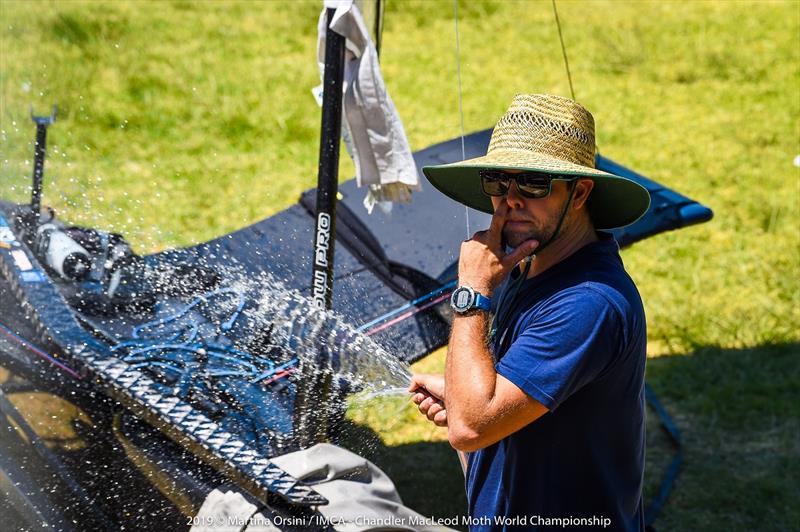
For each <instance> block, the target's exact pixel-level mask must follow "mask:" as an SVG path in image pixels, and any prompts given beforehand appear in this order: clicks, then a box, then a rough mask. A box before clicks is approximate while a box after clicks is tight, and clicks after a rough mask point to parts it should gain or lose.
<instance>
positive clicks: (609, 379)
mask: <svg viewBox="0 0 800 532" xmlns="http://www.w3.org/2000/svg"><path fill="white" fill-rule="evenodd" d="M598 234H599V236H600V240H599V241H596V242H593V243H590V244H588V245H586V246H584V247H583V248H581V249H580V250H578V251H577V252H575V253H574V254H573V255H571V256H570V257H568V258H567V259H565V260H563V261H562V262H560V263H558V264H556V265H554V266H553V267H551V268H549V269H548V270H546V271H544V272H542V273H541V274H539V275H537V276H536V277H534V278H532V279H528V280H526V281H524V282H523V284H522V285H520V288H519V292H518V295H517V297H515V298H514V301H513V303H512V304H511V305H510V306H509V303H508V302H506V303H504V305H505V306H506V308H505V309H499V310H500V312H501V314H500V315H501V316H503V317H504V319H503V323H498V324H497V332H496V334H495V337H494V343H493V350H494V354H495V360H496V361H497V362H496V369H497V372H498V373H499V374H500V375H502V376H504V377H505V378H507V379H508V380H510V381H511V382H513V383H514V384H516V385H517V386H519V388H520V389H522V390H523V391H524V392H525V393H527V394H528V395H530V396H531V397H533V398H534V399H536V400H537V401H539V402H540V403H542V404H543V405H544V406H545V407H547V409H548V410H549V412H548V413H546V414H545V415H544V416H542V417H540V418H539V419H538V420H536V421H534V422H533V423H531V424H529V425H528V426H526V427H524V428H522V429H520V430H519V431H517V432H515V433H514V434H511V435H510V436H508V437H506V438H504V439H503V440H501V441H499V442H497V443H495V444H494V445H491V446H489V447H487V448H485V449H482V450H480V451H477V452H474V453H470V455H469V461H468V467H467V479H466V483H467V498H468V503H469V515H470V523H471V525H470V530H480V531H484V530H486V531H489V530H491V531H495V530H551V529H552V530H565V529H566V530H581V529H604V530H644V515H643V511H642V480H643V475H644V449H645V447H644V446H645V423H644V421H645V420H644V408H645V399H644V366H645V348H646V338H647V334H646V328H645V317H644V309H643V307H642V301H641V298H640V297H639V293H638V291H637V289H636V286H635V285H634V283H633V281H632V280H631V278H630V277H629V276H628V274H627V273H626V272H625V269H624V267H623V265H622V260H621V258H620V256H619V248H618V246H617V243H616V241H614V239H613V238H612V237H611V236H610V235H607V234H602V233H598ZM500 293H501V298H502V291H501V292H500Z"/></svg>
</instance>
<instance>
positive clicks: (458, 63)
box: [453, 0, 472, 240]
mask: <svg viewBox="0 0 800 532" xmlns="http://www.w3.org/2000/svg"><path fill="white" fill-rule="evenodd" d="M453 20H454V21H455V26H456V78H457V79H458V114H459V116H460V117H461V160H462V161H463V160H465V159H466V158H467V150H466V147H465V146H464V106H463V102H462V99H463V98H462V95H461V45H460V44H459V41H460V39H459V36H458V0H453ZM464 219H465V220H466V224H467V240H469V239H470V238H472V231H470V228H469V207H467V206H466V205H464Z"/></svg>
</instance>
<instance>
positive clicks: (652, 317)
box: [0, 0, 800, 530]
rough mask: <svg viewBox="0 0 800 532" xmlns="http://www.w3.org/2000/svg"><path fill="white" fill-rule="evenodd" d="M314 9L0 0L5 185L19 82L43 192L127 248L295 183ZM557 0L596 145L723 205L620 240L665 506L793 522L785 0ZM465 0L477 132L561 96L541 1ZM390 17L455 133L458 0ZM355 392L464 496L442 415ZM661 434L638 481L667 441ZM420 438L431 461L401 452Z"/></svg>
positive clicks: (277, 196)
mask: <svg viewBox="0 0 800 532" xmlns="http://www.w3.org/2000/svg"><path fill="white" fill-rule="evenodd" d="M318 11H319V3H318V2H316V1H314V2H211V1H209V2H202V3H191V2H159V3H155V2H139V3H124V2H108V3H100V2H16V1H12V0H4V1H3V2H0V22H1V23H2V26H1V28H0V97H1V99H0V119H1V120H2V124H1V126H0V130H2V132H1V133H0V155H2V156H1V157H0V161H2V163H1V164H2V165H1V166H0V197H3V198H11V199H15V200H23V199H24V198H25V196H26V194H27V186H28V181H29V176H30V172H31V158H32V153H33V146H32V138H33V132H34V128H33V126H32V125H31V123H30V120H29V119H28V105H29V104H33V105H34V108H35V109H36V111H37V112H39V113H45V112H47V111H48V110H49V107H50V105H51V104H53V103H58V104H59V108H60V119H59V122H58V123H57V124H56V125H55V126H53V127H52V128H51V133H50V137H49V146H48V148H49V158H48V161H47V166H46V169H45V170H46V175H47V188H46V192H45V200H46V203H49V204H51V205H53V206H54V207H55V209H56V210H57V211H58V212H59V213H60V215H62V216H63V217H66V218H67V219H69V220H71V221H74V222H76V223H84V224H91V225H98V226H101V227H105V228H108V229H114V230H117V231H120V232H123V233H125V234H126V235H128V236H129V237H130V239H131V240H132V242H133V243H134V245H135V247H136V248H137V249H138V250H139V251H140V252H150V251H154V250H159V249H163V248H166V247H170V246H176V245H186V244H190V243H193V242H198V241H202V240H205V239H208V238H211V237H214V236H218V235H220V234H223V233H226V232H229V231H231V230H234V229H236V228H239V227H241V226H243V225H245V224H248V223H251V222H253V221H256V220H259V219H261V218H264V217H266V216H269V215H270V214H273V213H275V212H277V211H278V210H280V209H283V208H285V207H287V206H289V205H290V204H292V203H293V202H294V201H296V199H297V197H298V195H299V193H300V192H301V191H302V190H304V189H306V188H309V187H311V186H313V184H314V181H315V177H316V164H317V162H316V159H317V152H318V142H319V138H318V135H319V133H318V129H319V120H320V119H319V109H318V108H317V107H316V104H315V103H314V100H313V98H312V96H311V94H310V89H311V88H312V87H313V86H315V85H316V84H318V82H319V78H318V70H317V66H316V63H315V61H314V53H315V46H316V42H315V35H316V20H317V15H318ZM559 14H560V17H561V21H562V25H563V32H564V39H565V41H566V44H567V49H568V52H569V57H570V65H571V68H572V75H573V79H574V82H575V90H576V95H577V98H578V99H579V100H580V101H581V102H583V103H584V104H585V105H586V106H587V107H588V108H589V109H590V110H592V111H593V113H594V115H595V119H596V123H597V126H598V143H599V146H600V149H601V151H602V153H604V154H605V155H607V156H609V157H612V158H614V159H615V160H618V161H619V162H621V163H623V164H625V165H626V166H629V167H632V168H634V169H636V170H638V171H640V172H642V173H644V174H645V175H647V176H649V177H652V178H653V179H656V180H657V181H660V182H662V183H664V184H666V185H668V186H670V187H673V188H675V189H677V190H679V191H681V192H683V193H685V194H686V195H688V196H689V197H692V198H695V199H697V200H699V201H701V202H703V203H704V204H706V205H708V206H710V207H711V208H712V209H714V212H715V218H714V220H713V221H712V222H710V223H707V224H704V225H701V226H697V227H691V228H688V229H684V230H681V231H676V232H672V233H668V234H664V235H660V236H658V237H655V238H651V239H648V240H646V241H644V242H641V243H639V244H637V245H636V246H634V247H633V248H632V249H630V250H628V251H626V252H625V253H624V259H625V262H626V266H627V268H628V270H629V271H630V272H631V274H632V276H633V277H634V279H635V280H636V281H637V283H638V285H639V287H640V290H641V293H642V297H643V299H644V301H645V306H646V311H647V314H648V323H649V339H650V347H649V352H650V354H651V355H652V356H653V359H652V360H651V361H650V363H649V369H648V378H649V379H650V381H651V383H652V384H653V385H654V387H655V388H656V390H657V391H658V392H659V393H660V394H661V395H662V396H663V398H664V401H665V403H666V405H667V407H668V409H669V410H670V411H671V412H672V413H673V414H674V415H675V417H676V421H677V423H678V426H679V427H680V429H681V430H682V431H683V433H684V436H685V438H686V446H687V451H686V462H685V465H684V471H683V473H682V476H681V478H680V480H679V483H678V485H677V487H676V491H675V493H674V495H673V496H672V498H671V499H670V502H669V504H668V506H667V508H666V509H665V511H664V515H663V523H664V527H665V528H667V529H718V530H728V529H749V528H771V529H788V528H792V527H794V526H796V524H797V523H798V522H800V516H798V511H797V510H796V509H795V507H796V505H792V504H790V503H791V502H792V501H796V500H798V499H799V498H800V497H798V495H800V493H798V486H797V482H796V480H793V479H796V478H798V474H797V473H798V471H797V466H796V464H797V463H798V462H800V453H798V449H797V437H796V436H797V434H798V411H797V408H796V406H795V405H796V403H797V402H798V401H797V392H796V390H797V389H798V377H797V354H798V345H800V344H799V343H798V340H800V333H798V331H800V282H798V279H800V261H799V260H798V259H799V258H800V222H798V220H799V215H800V212H799V207H798V201H800V179H798V178H799V177H800V170H799V169H798V168H797V167H795V166H794V165H793V164H792V161H793V159H794V158H795V156H797V155H798V154H800V5H799V4H798V3H797V2H793V1H787V2H746V3H745V2H587V3H583V2H565V1H562V2H561V3H559ZM459 15H460V18H459V29H460V33H461V55H462V57H461V59H462V65H461V73H462V83H463V110H464V123H465V129H466V130H467V131H474V130H478V129H482V128H486V127H489V126H491V125H493V123H494V121H495V120H496V119H497V117H498V116H499V115H500V114H501V113H502V112H503V111H504V110H505V108H506V106H507V105H508V103H509V102H510V100H511V97H512V96H513V94H514V93H517V92H551V93H556V94H562V95H569V88H568V85H567V83H566V76H565V74H564V70H563V64H562V59H561V50H560V46H559V44H558V34H557V31H556V27H555V24H554V22H553V16H552V9H551V6H550V3H549V2H521V1H520V2H512V1H508V2H499V1H497V2H491V1H470V2H462V3H461V4H460V6H459ZM383 42H384V48H383V54H382V68H383V72H384V76H385V78H386V84H387V86H388V88H389V90H390V92H391V95H392V98H393V100H394V102H395V104H396V105H397V108H398V110H399V112H400V115H401V117H402V118H403V119H404V125H405V128H406V131H407V133H408V137H409V140H410V142H411V145H412V148H414V149H419V148H423V147H425V146H427V145H430V144H432V143H434V142H437V141H441V140H445V139H448V138H452V137H454V136H456V135H458V134H459V133H460V127H459V114H458V96H457V88H456V87H457V86H456V64H455V46H454V28H453V10H452V3H451V2H449V1H442V2H437V1H399V0H395V1H390V2H388V5H387V7H386V20H385V32H384V41H383ZM350 175H352V164H351V163H350V162H349V161H348V160H347V158H346V156H343V158H342V165H341V176H342V177H343V178H347V177H349V176H350ZM442 358H443V355H442V353H439V354H437V355H434V357H433V358H431V359H430V361H426V362H425V363H424V364H427V365H428V366H429V367H431V368H434V369H435V368H436V367H439V366H441V361H442ZM389 402H390V403H391V401H389ZM401 408H402V410H401ZM352 410H353V412H352V415H351V418H352V419H353V420H354V422H358V423H361V424H362V426H369V427H371V429H370V431H371V432H374V433H375V438H376V439H375V442H376V443H375V446H374V452H375V456H376V457H378V458H376V460H379V461H380V460H383V462H381V463H382V465H384V467H386V469H387V470H388V471H389V472H390V473H392V476H393V478H395V480H396V481H397V483H398V485H399V486H400V489H401V493H402V494H403V496H404V498H405V499H406V500H407V502H409V503H410V504H411V505H412V506H415V507H418V508H420V509H421V510H424V511H425V512H426V513H431V514H435V513H437V512H439V515H448V514H452V513H456V512H459V511H462V510H463V496H462V495H461V493H460V489H461V480H460V479H459V478H458V475H459V472H458V465H457V463H456V462H455V461H454V458H453V457H452V455H451V453H450V452H449V450H448V449H447V444H446V442H445V438H444V437H443V436H442V433H441V431H438V430H436V429H434V428H431V427H428V426H427V425H425V424H424V423H422V422H421V421H419V420H417V419H416V418H415V417H414V415H413V414H414V412H413V409H409V407H407V406H403V405H402V404H394V403H392V404H391V405H387V406H386V407H385V408H383V409H380V408H371V409H369V410H368V411H365V409H363V408H353V409H352ZM398 411H399V412H400V413H399V414H397V412H398ZM364 430H367V429H364ZM652 436H653V440H652V443H651V444H650V445H649V447H648V452H649V454H650V456H651V460H650V464H649V465H651V466H652V467H650V469H649V470H648V484H647V486H648V491H649V493H652V490H653V486H654V481H655V478H656V477H657V474H658V467H661V466H663V465H664V464H665V463H666V458H667V454H666V453H667V451H668V449H667V447H666V445H665V443H664V442H663V441H661V440H659V438H658V432H657V431H653V433H652ZM381 456H383V458H380V457H381ZM414 461H418V462H424V465H422V466H420V467H419V468H414V469H413V471H414V474H413V475H412V474H410V473H409V471H412V469H411V464H412V463H413V462H414ZM431 464H435V465H431ZM420 469H421V470H422V471H420Z"/></svg>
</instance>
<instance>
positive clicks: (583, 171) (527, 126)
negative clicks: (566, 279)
mask: <svg viewBox="0 0 800 532" xmlns="http://www.w3.org/2000/svg"><path fill="white" fill-rule="evenodd" d="M594 160H595V148H594V118H593V117H592V114H591V113H590V112H589V111H587V110H586V109H584V108H583V106H581V105H580V104H578V103H577V102H574V101H572V100H570V99H568V98H563V97H561V96H553V95H550V94H519V95H517V96H515V97H514V101H513V102H511V107H509V108H508V111H507V112H506V114H504V115H503V116H502V117H501V118H500V121H499V122H497V125H496V126H495V128H494V131H493V132H492V140H491V141H490V142H489V150H488V151H487V153H486V155H484V156H483V157H477V158H475V159H468V160H466V161H461V162H457V163H451V164H444V165H438V166H426V167H424V168H423V169H422V171H423V173H424V174H425V177H427V178H428V181H430V182H431V184H432V185H433V186H434V187H436V188H437V189H439V190H440V191H441V192H442V193H444V194H445V195H446V196H448V197H450V198H452V199H454V200H456V201H457V202H459V203H463V204H465V205H467V206H469V207H472V208H473V209H477V210H479V211H483V212H486V213H489V214H491V213H492V212H493V211H494V208H493V206H492V201H491V199H490V198H489V196H487V195H486V194H484V193H483V190H482V189H481V183H480V176H479V175H478V173H479V172H480V170H482V169H488V168H492V169H514V170H530V171H541V172H548V173H553V174H563V175H565V176H581V177H589V178H591V179H592V180H593V181H594V188H593V189H592V192H591V194H590V196H589V200H588V208H589V212H590V213H591V215H592V220H593V222H594V226H595V228H596V229H612V228H614V227H622V226H625V225H628V224H631V223H633V222H635V221H636V220H638V219H639V217H641V216H642V215H643V214H644V213H645V212H646V211H647V208H648V207H649V206H650V194H649V193H648V192H647V189H645V188H644V187H643V186H641V185H639V184H638V183H636V182H634V181H631V180H630V179H626V178H624V177H620V176H616V175H613V174H609V173H606V172H603V171H600V170H597V169H596V168H595V163H594Z"/></svg>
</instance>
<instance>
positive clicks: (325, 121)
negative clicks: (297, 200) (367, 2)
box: [311, 8, 345, 310]
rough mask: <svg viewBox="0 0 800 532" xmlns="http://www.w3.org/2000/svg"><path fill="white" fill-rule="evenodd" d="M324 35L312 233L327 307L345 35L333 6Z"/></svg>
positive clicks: (317, 288) (316, 287) (318, 290)
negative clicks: (335, 26)
mask: <svg viewBox="0 0 800 532" xmlns="http://www.w3.org/2000/svg"><path fill="white" fill-rule="evenodd" d="M327 11H328V29H327V32H326V35H325V73H324V77H323V82H322V84H323V85H322V87H323V93H322V132H321V136H320V143H319V171H318V174H317V175H318V178H317V215H316V231H315V233H314V276H313V282H312V284H311V294H312V300H313V303H314V306H316V307H317V308H321V309H325V310H330V308H331V300H332V294H333V244H334V240H335V238H334V235H335V223H336V216H335V210H336V194H337V192H338V189H339V141H340V140H341V132H342V82H343V80H344V50H345V39H344V37H342V36H341V35H339V34H338V33H336V32H335V31H333V30H332V29H330V23H331V21H332V20H333V14H334V12H335V11H336V10H335V9H331V8H328V10H327Z"/></svg>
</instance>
